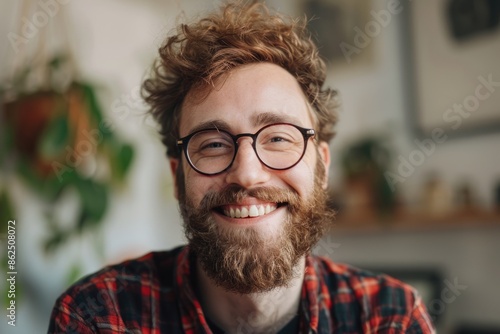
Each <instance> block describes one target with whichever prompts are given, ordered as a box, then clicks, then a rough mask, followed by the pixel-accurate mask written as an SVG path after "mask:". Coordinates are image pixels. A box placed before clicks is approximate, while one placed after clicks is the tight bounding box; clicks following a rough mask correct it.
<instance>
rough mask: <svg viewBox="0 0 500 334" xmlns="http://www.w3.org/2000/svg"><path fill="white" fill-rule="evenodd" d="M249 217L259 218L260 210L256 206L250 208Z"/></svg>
mask: <svg viewBox="0 0 500 334" xmlns="http://www.w3.org/2000/svg"><path fill="white" fill-rule="evenodd" d="M248 215H249V216H250V217H257V216H258V215H259V209H257V207H256V206H255V205H252V206H250V210H248Z"/></svg>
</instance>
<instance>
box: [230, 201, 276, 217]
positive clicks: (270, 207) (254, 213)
mask: <svg viewBox="0 0 500 334" xmlns="http://www.w3.org/2000/svg"><path fill="white" fill-rule="evenodd" d="M277 207H278V205H277V204H275V203H270V204H265V205H225V206H224V207H223V208H222V210H221V211H222V212H223V213H224V215H225V216H227V217H231V218H249V217H250V218H253V217H260V216H265V215H267V214H269V213H271V212H273V211H274V210H276V208H277Z"/></svg>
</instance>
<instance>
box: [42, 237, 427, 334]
mask: <svg viewBox="0 0 500 334" xmlns="http://www.w3.org/2000/svg"><path fill="white" fill-rule="evenodd" d="M194 261H195V259H194V256H193V255H192V254H191V253H190V252H189V248H188V247H179V248H176V249H173V250H171V251H165V252H152V253H149V254H147V255H145V256H143V257H141V258H138V259H135V260H130V261H126V262H124V263H121V264H118V265H114V266H110V267H107V268H104V269H102V270H101V271H99V272H97V273H95V274H93V275H90V276H87V277H86V278H83V279H82V280H80V281H79V282H77V283H76V284H74V285H73V286H72V287H70V288H69V289H68V290H67V291H66V292H65V293H64V294H63V295H62V296H61V297H59V298H58V300H57V301H56V304H55V306H54V309H53V311H52V316H51V319H50V324H49V330H48V332H49V333H79V334H85V333H175V334H177V333H186V334H191V333H212V330H211V328H210V327H209V323H210V322H207V319H206V318H205V316H204V314H203V310H202V307H201V304H200V301H199V298H198V296H197V293H196V291H197V289H196V284H195V279H194V276H195V275H194V274H193V270H195V267H194ZM241 330H242V333H252V332H255V331H252V329H251V326H250V324H249V323H247V324H246V327H241ZM299 333H321V334H323V333H387V334H391V333H434V329H433V326H432V323H431V320H430V317H429V315H428V313H427V311H426V309H425V306H424V305H423V303H422V301H421V299H420V297H419V296H418V295H417V293H416V291H415V290H414V289H413V288H411V287H409V286H408V285H405V284H404V283H402V282H400V281H398V280H396V279H393V278H390V277H388V276H385V275H375V274H372V273H369V272H367V271H362V270H359V269H356V268H353V267H350V266H346V265H341V264H336V263H334V262H332V261H331V260H329V259H326V258H321V257H316V256H313V255H309V256H307V257H306V269H305V276H304V283H303V287H302V295H301V303H300V310H299Z"/></svg>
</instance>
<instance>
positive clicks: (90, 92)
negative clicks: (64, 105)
mask: <svg viewBox="0 0 500 334" xmlns="http://www.w3.org/2000/svg"><path fill="white" fill-rule="evenodd" d="M78 87H79V88H80V89H81V90H82V91H83V95H84V97H85V100H86V102H87V104H88V107H89V111H90V116H91V117H92V119H93V120H94V121H95V122H96V123H97V124H101V122H102V120H103V117H102V109H101V107H100V106H99V102H98V101H97V96H96V94H95V91H94V88H93V87H92V86H90V85H88V84H84V83H79V84H78Z"/></svg>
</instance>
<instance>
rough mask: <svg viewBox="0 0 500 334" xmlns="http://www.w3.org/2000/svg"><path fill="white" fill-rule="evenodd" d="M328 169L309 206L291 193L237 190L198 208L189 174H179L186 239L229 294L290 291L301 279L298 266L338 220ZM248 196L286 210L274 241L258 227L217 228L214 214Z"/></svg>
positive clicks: (210, 196)
mask: <svg viewBox="0 0 500 334" xmlns="http://www.w3.org/2000/svg"><path fill="white" fill-rule="evenodd" d="M181 169H182V168H179V170H181ZM322 170H323V164H322V163H321V162H318V164H317V165H316V177H315V182H314V190H313V195H312V196H311V198H310V199H309V200H307V201H304V200H302V199H301V198H300V197H299V195H298V194H297V193H295V192H293V191H291V190H287V189H278V188H271V187H262V188H254V189H244V188H242V187H240V186H235V185H233V186H229V187H227V188H225V189H223V190H222V191H220V192H209V193H207V194H206V195H205V196H204V197H203V199H202V201H201V203H200V205H199V206H198V207H196V206H195V205H194V204H193V203H192V201H191V200H190V199H189V198H187V197H186V193H185V188H184V176H183V173H182V172H180V173H177V184H178V185H180V187H179V206H180V209H181V210H180V211H181V214H182V217H183V219H184V230H185V234H186V237H187V239H188V242H189V247H190V250H191V251H192V252H193V253H194V254H195V256H196V258H197V259H198V260H199V261H200V263H201V265H202V268H203V270H204V271H205V272H206V273H207V275H208V276H209V277H210V278H211V279H212V280H213V281H214V282H215V283H216V284H217V285H219V286H221V287H223V288H224V289H226V290H228V291H231V292H236V293H241V294H248V293H255V292H266V291H270V290H272V289H274V288H277V287H282V286H287V284H288V283H289V282H290V280H291V279H292V278H293V277H294V275H295V274H300V273H295V272H294V268H295V267H296V265H297V264H298V261H299V260H300V259H301V257H302V256H304V255H305V254H306V253H308V252H309V251H310V250H311V248H312V246H314V244H316V242H317V241H318V240H319V239H320V238H321V237H322V236H323V234H324V232H325V230H326V229H327V228H328V227H329V226H330V225H331V224H332V222H333V219H334V216H335V213H334V211H333V210H332V209H330V208H329V207H328V206H327V204H326V203H327V201H326V199H327V195H326V191H325V190H324V189H323V188H322V183H323V182H322V178H320V177H319V175H324V174H323V173H322ZM245 197H254V198H257V199H259V200H261V201H264V202H273V203H280V204H282V205H286V209H287V211H288V214H287V218H286V219H285V221H284V222H283V224H282V225H281V227H280V229H281V230H280V231H277V232H278V233H276V236H275V237H274V238H264V236H262V235H261V234H260V233H259V232H258V231H256V230H255V229H254V228H253V227H252V226H248V227H245V228H238V229H231V228H223V227H221V226H220V225H218V224H217V222H216V221H215V219H214V214H215V213H214V212H213V211H214V209H216V208H218V207H220V206H222V205H225V204H228V203H238V202H240V201H241V200H242V199H243V198H245Z"/></svg>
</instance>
